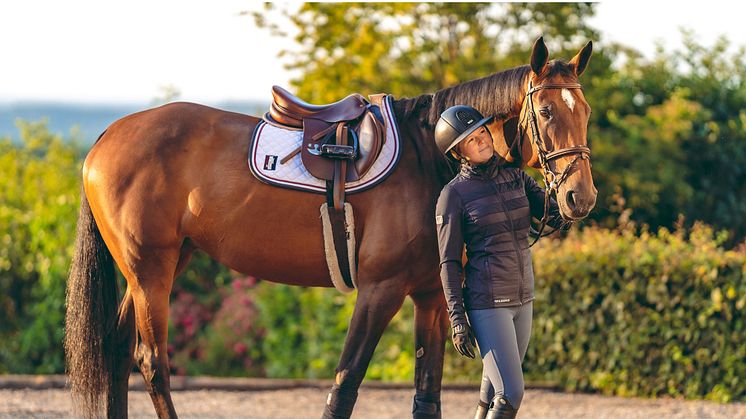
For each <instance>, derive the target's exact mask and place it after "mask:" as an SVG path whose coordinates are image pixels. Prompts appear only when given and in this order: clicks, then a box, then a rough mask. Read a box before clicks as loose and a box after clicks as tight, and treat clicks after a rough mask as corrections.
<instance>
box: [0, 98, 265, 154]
mask: <svg viewBox="0 0 746 419" xmlns="http://www.w3.org/2000/svg"><path fill="white" fill-rule="evenodd" d="M173 102H180V100H176V101H173ZM169 103H172V102H169ZM195 103H200V102H195ZM201 104H203V105H207V106H211V107H214V108H219V109H223V110H227V111H232V112H239V113H244V114H247V115H254V116H257V117H258V116H261V115H262V114H263V113H264V112H265V111H266V110H267V109H268V108H269V101H253V100H230V101H222V102H216V103H207V102H201ZM161 105H162V104H161V103H158V104H154V103H103V102H99V103H96V102H87V103H83V104H80V103H73V102H68V101H23V102H14V103H1V102H0V139H4V138H10V139H11V141H13V142H18V141H19V140H20V132H19V130H18V127H16V121H17V120H19V119H20V120H23V121H26V122H39V121H41V120H46V121H47V128H48V129H49V131H50V132H52V133H54V134H59V135H61V136H62V137H63V138H64V139H66V140H69V139H72V138H73V135H72V132H73V128H76V132H77V134H78V136H79V138H80V139H81V140H82V141H83V143H84V144H92V143H93V142H94V141H95V140H96V138H98V136H99V134H101V132H103V131H104V130H105V129H106V127H108V126H109V125H111V123H113V122H114V121H116V120H117V119H120V118H122V117H124V116H126V115H129V114H132V113H135V112H139V111H142V110H145V109H149V108H153V107H156V106H161Z"/></svg>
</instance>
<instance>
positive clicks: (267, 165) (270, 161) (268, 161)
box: [264, 154, 277, 170]
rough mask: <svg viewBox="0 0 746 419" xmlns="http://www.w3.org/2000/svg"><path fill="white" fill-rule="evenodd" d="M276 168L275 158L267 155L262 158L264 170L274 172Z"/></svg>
mask: <svg viewBox="0 0 746 419" xmlns="http://www.w3.org/2000/svg"><path fill="white" fill-rule="evenodd" d="M276 167H277V156H273V155H271V154H267V155H266V156H265V157H264V170H275V168H276Z"/></svg>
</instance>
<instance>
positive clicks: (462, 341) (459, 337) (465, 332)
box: [451, 323, 477, 358]
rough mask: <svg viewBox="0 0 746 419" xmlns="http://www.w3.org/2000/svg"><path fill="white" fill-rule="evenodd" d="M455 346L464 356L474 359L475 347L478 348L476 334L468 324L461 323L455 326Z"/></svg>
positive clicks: (453, 338) (452, 337)
mask: <svg viewBox="0 0 746 419" xmlns="http://www.w3.org/2000/svg"><path fill="white" fill-rule="evenodd" d="M451 339H452V340H453V346H454V347H456V350H457V351H458V353H460V354H461V355H462V356H466V357H469V358H474V347H475V346H477V342H476V339H475V338H474V332H472V330H471V326H469V324H468V323H461V324H457V325H455V326H453V336H451Z"/></svg>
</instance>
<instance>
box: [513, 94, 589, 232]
mask: <svg viewBox="0 0 746 419" xmlns="http://www.w3.org/2000/svg"><path fill="white" fill-rule="evenodd" d="M582 88H583V86H581V85H580V84H579V83H545V84H540V85H538V86H532V83H531V81H530V80H529V82H528V92H526V96H525V98H524V101H525V100H526V99H528V112H527V113H526V115H528V117H529V118H530V121H529V122H530V126H531V141H532V142H533V143H534V145H535V146H536V154H537V157H538V158H539V164H540V165H541V169H542V172H543V176H544V183H545V184H546V187H545V188H544V215H543V216H542V217H541V221H540V223H541V226H540V227H539V229H538V231H536V238H535V239H534V241H533V242H532V243H531V245H530V246H529V247H531V246H533V245H534V244H536V242H537V241H539V239H540V238H542V237H546V236H549V235H550V234H552V233H554V232H555V231H557V230H560V229H561V228H557V229H555V230H553V231H552V232H550V233H547V234H543V232H544V228H545V227H546V224H547V221H549V202H550V198H551V195H552V193H555V194H557V192H558V191H559V187H560V185H561V184H562V182H564V181H565V180H566V179H567V177H568V176H569V174H570V170H571V169H572V168H573V166H575V162H576V161H578V159H590V156H591V150H590V148H588V147H587V146H585V145H577V146H571V147H565V148H561V149H558V150H553V151H551V152H550V151H547V149H546V147H545V142H544V140H543V139H542V138H541V132H540V131H539V123H538V120H537V118H536V111H535V110H534V101H533V97H532V95H533V94H534V93H535V92H537V91H539V90H542V89H582ZM524 118H525V117H524ZM522 125H523V121H521V123H519V124H518V135H520V139H519V141H514V142H513V146H515V144H516V143H519V144H522V143H523V129H522V128H521V127H522ZM511 148H512V147H511ZM521 148H522V147H521ZM570 155H575V158H574V159H573V160H572V161H571V162H570V164H568V165H567V166H566V167H565V169H564V170H563V171H562V173H560V174H559V175H557V174H556V173H555V172H554V171H553V170H552V169H551V168H550V167H549V162H550V161H552V160H554V159H557V158H559V157H564V156H570ZM571 224H572V221H566V223H565V224H564V225H563V226H562V227H565V226H568V227H569V226H570V225H571ZM532 230H533V228H532Z"/></svg>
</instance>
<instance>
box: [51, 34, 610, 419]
mask: <svg viewBox="0 0 746 419" xmlns="http://www.w3.org/2000/svg"><path fill="white" fill-rule="evenodd" d="M591 50H592V44H591V43H590V42H589V43H588V44H587V45H586V46H585V47H584V48H582V49H581V50H580V51H579V52H578V54H577V55H576V56H575V57H574V58H573V59H572V60H570V61H569V62H562V61H558V60H553V61H551V62H550V61H549V59H548V58H549V52H548V50H547V48H546V45H545V44H544V41H543V39H542V38H539V39H538V40H537V41H536V42H535V43H534V46H533V49H532V52H531V63H530V65H524V66H521V67H517V68H513V69H510V70H507V71H503V72H498V73H495V74H492V75H490V76H487V77H484V78H481V79H477V80H472V81H469V82H466V83H463V84H459V85H456V86H453V87H450V88H446V89H443V90H440V91H437V92H435V93H434V94H423V95H421V96H417V97H414V98H404V99H400V100H396V101H394V107H393V108H394V113H395V117H396V121H397V123H398V126H399V129H400V134H401V138H402V145H401V146H402V153H401V157H400V161H399V163H398V166H397V168H396V169H395V171H394V172H393V173H392V174H391V175H390V176H389V177H388V178H387V179H386V180H385V181H384V182H382V183H381V184H380V185H378V186H376V187H375V188H372V189H369V190H367V191H364V192H360V193H357V194H353V195H349V196H348V202H350V203H351V204H352V205H353V207H354V208H355V216H356V220H355V223H356V226H357V229H356V232H355V235H356V239H357V240H356V242H357V243H358V248H357V251H358V257H359V264H358V280H357V285H358V290H357V299H356V303H355V308H354V312H353V315H352V318H351V320H350V324H349V329H348V332H347V337H346V339H345V343H344V348H343V349H342V354H341V356H340V359H339V364H338V366H337V368H336V376H335V381H334V385H333V387H332V390H331V392H330V394H329V397H328V398H327V403H326V406H325V407H324V411H323V414H322V415H323V417H324V418H342V417H344V418H346V417H349V416H350V415H351V414H352V409H353V406H354V403H355V400H356V398H357V394H358V387H359V386H360V384H361V382H362V380H363V378H364V376H365V372H366V369H367V367H368V363H369V362H370V359H371V356H372V355H373V351H374V349H375V347H376V345H377V343H378V341H379V338H380V337H381V334H382V333H383V331H384V329H385V328H386V326H387V325H388V323H389V321H390V320H391V318H392V317H393V316H394V315H395V314H396V313H397V312H398V310H399V309H400V307H401V305H402V303H403V301H404V299H405V297H406V296H410V297H411V298H412V300H413V302H414V306H415V348H416V352H417V355H416V359H415V360H414V362H415V374H414V384H415V397H414V410H413V416H414V417H416V418H438V417H440V416H441V409H440V390H441V377H442V372H443V357H444V351H445V341H446V339H447V337H448V326H449V325H448V320H447V319H448V317H447V313H446V305H445V300H444V297H443V291H442V288H441V283H440V280H439V277H438V269H439V266H438V251H437V239H436V230H435V222H434V215H435V202H436V199H437V197H438V194H439V193H440V190H441V188H442V187H443V186H444V185H445V184H446V183H447V182H448V181H449V180H450V179H451V177H452V176H453V172H452V167H451V166H450V165H449V163H448V161H447V160H446V158H445V156H443V155H442V154H441V153H440V152H438V149H437V148H436V146H435V142H434V138H433V129H434V126H435V122H436V121H437V119H438V116H439V115H440V113H441V112H443V111H444V110H445V109H446V108H447V107H449V106H451V105H455V104H463V105H470V106H473V107H475V108H476V109H477V110H479V111H480V112H481V113H482V114H484V115H496V116H497V120H496V121H495V122H494V123H492V124H491V125H490V126H489V129H490V132H492V134H493V138H494V147H495V151H496V152H497V153H498V154H500V155H501V156H503V158H504V159H505V160H507V161H513V162H516V163H517V164H522V165H524V166H525V165H529V166H533V167H541V165H542V163H541V161H540V160H545V163H546V164H547V165H548V167H549V168H550V171H551V170H556V171H560V172H562V173H563V174H564V182H562V183H561V185H560V186H559V188H558V189H557V197H558V201H559V204H560V209H561V213H562V214H563V216H564V217H565V218H566V219H579V218H582V217H585V216H586V215H587V214H588V212H589V211H590V210H591V208H592V207H593V206H594V204H595V198H596V192H597V191H596V190H595V188H594V187H593V179H592V177H591V169H590V162H589V161H588V159H580V160H577V158H576V159H573V155H572V154H564V155H560V156H555V157H556V158H553V159H542V158H541V154H542V153H544V154H546V152H550V153H551V152H552V151H553V150H554V151H558V150H563V149H573V148H577V147H584V146H585V145H586V144H587V139H586V136H587V125H588V118H589V114H590V107H589V106H588V103H587V102H586V101H585V98H584V96H583V92H582V90H581V89H579V85H577V83H578V76H580V75H581V74H582V73H583V71H584V70H585V68H586V66H587V64H588V61H589V59H590V56H591ZM530 86H533V87H531V88H530ZM540 86H545V87H547V88H543V89H542V88H539V90H536V88H537V87H540ZM563 86H564V87H563ZM565 87H567V88H565ZM532 89H533V90H532ZM532 93H533V95H532ZM535 109H538V114H537V113H536V112H534V110H535ZM259 121H260V120H259V118H256V117H253V116H248V115H242V114H238V113H232V112H226V111H222V110H218V109H213V108H209V107H206V106H201V105H197V104H190V103H173V104H168V105H164V106H161V107H158V108H155V109H150V110H146V111H142V112H139V113H135V114H132V115H129V116H126V117H124V118H122V119H120V120H118V121H116V122H114V123H113V124H112V125H111V126H109V128H108V129H107V130H106V131H105V132H104V133H103V134H102V135H101V136H100V137H99V139H98V140H97V142H96V143H95V144H94V146H93V147H92V148H91V150H90V152H89V153H88V155H87V157H86V159H85V162H84V164H83V169H82V179H83V182H82V186H83V187H82V196H81V206H80V214H79V220H78V230H77V239H76V244H75V255H74V257H73V261H72V267H71V271H70V278H69V281H68V287H67V315H66V337H65V352H66V362H67V372H68V375H69V380H70V385H71V390H72V393H73V396H74V399H75V401H76V405H77V406H78V407H79V408H80V411H81V412H82V413H83V414H84V415H86V416H89V417H90V416H101V415H102V414H105V415H106V416H107V417H113V418H119V417H126V416H127V390H128V377H129V375H130V372H131V371H132V367H133V365H134V363H135V362H136V363H137V365H138V366H139V369H140V371H141V373H142V376H143V378H144V379H145V382H146V387H147V389H148V392H149V394H150V397H151V399H152V401H153V404H154V406H155V409H156V412H157V414H158V417H160V418H167V417H168V418H174V417H176V411H175V409H174V404H173V402H172V400H171V395H170V388H169V364H168V353H167V340H168V337H167V330H168V312H169V294H170V292H171V288H172V285H173V282H174V279H175V277H177V276H178V275H179V274H180V273H181V272H182V271H183V270H184V268H185V267H186V265H187V263H188V261H189V259H190V255H191V254H192V252H193V251H194V250H195V249H201V250H203V251H205V252H206V253H208V254H209V255H211V256H212V257H213V258H215V259H216V260H217V261H219V262H221V263H222V264H224V265H226V266H228V267H230V268H232V269H234V270H236V271H239V272H242V273H246V274H251V275H254V276H256V277H259V278H266V279H267V280H270V281H273V282H279V283H286V284H294V285H301V286H314V287H331V286H332V281H331V279H330V276H329V271H328V269H327V266H326V259H325V256H324V249H323V246H322V245H321V235H322V231H321V229H322V227H321V223H320V222H319V219H318V217H319V212H318V211H319V205H320V204H321V203H322V202H324V199H325V197H324V196H323V195H317V194H312V193H307V192H299V191H295V190H290V189H282V188H277V187H273V186H269V185H266V184H264V183H262V182H260V181H258V180H257V179H256V178H255V177H253V176H252V175H251V174H250V173H249V171H248V167H247V163H246V158H247V155H248V154H247V153H248V149H249V141H250V139H251V137H252V135H251V134H252V132H253V130H254V127H255V126H256V125H257V123H258V122H259ZM532 125H535V129H536V130H538V133H536V132H534V133H532V134H538V135H539V137H538V138H539V139H540V140H541V141H540V143H539V142H537V141H533V140H535V139H536V138H537V137H536V135H532V136H530V137H531V139H533V140H532V141H529V140H528V137H529V134H528V133H529V132H530V129H531V126H532ZM542 137H543V139H541V138H542ZM576 157H577V156H576ZM576 160H577V161H576ZM575 163H577V164H575ZM552 168H553V169H552ZM568 168H569V170H568ZM114 264H116V266H117V267H118V268H119V269H120V271H121V272H122V274H123V275H124V278H125V279H126V283H127V287H126V290H125V292H124V296H123V297H122V299H121V301H119V300H118V296H117V289H116V279H115V278H116V276H115V271H114Z"/></svg>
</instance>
